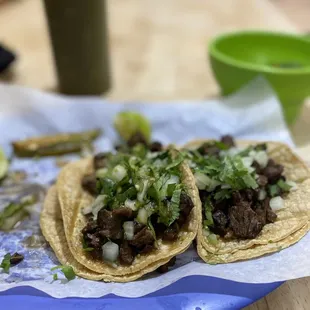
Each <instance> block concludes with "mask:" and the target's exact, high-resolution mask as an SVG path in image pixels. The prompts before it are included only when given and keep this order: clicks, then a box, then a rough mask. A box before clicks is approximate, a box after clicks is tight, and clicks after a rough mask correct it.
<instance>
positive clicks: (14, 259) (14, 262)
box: [10, 252, 24, 266]
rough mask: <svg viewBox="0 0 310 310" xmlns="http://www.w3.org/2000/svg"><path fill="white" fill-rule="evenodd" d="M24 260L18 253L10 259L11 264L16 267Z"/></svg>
mask: <svg viewBox="0 0 310 310" xmlns="http://www.w3.org/2000/svg"><path fill="white" fill-rule="evenodd" d="M23 259H24V256H23V255H21V254H18V253H17V252H16V253H14V254H13V255H12V256H11V258H10V264H11V265H12V266H15V265H17V264H19V263H20V262H21V261H23Z"/></svg>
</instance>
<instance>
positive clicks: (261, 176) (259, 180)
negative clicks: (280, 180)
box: [256, 174, 268, 187]
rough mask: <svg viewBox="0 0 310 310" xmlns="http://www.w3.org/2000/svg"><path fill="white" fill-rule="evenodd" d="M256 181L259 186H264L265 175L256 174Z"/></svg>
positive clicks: (265, 182)
mask: <svg viewBox="0 0 310 310" xmlns="http://www.w3.org/2000/svg"><path fill="white" fill-rule="evenodd" d="M256 181H257V184H258V186H260V187H265V186H266V185H267V184H268V179H267V177H266V176H264V175H262V174H259V175H258V178H257V180H256Z"/></svg>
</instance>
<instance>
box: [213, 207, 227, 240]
mask: <svg viewBox="0 0 310 310" xmlns="http://www.w3.org/2000/svg"><path fill="white" fill-rule="evenodd" d="M212 217H213V222H214V226H215V227H216V228H218V229H220V230H221V231H222V232H223V233H222V234H225V233H226V225H227V223H228V219H227V216H226V215H225V213H224V212H223V211H221V210H216V211H215V212H214V213H213V214H212ZM222 234H221V235H222Z"/></svg>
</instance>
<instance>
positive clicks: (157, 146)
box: [150, 141, 163, 152]
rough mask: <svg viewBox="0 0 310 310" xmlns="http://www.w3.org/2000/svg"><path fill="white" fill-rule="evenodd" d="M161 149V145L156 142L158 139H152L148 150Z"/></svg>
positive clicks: (158, 150) (155, 150) (157, 150)
mask: <svg viewBox="0 0 310 310" xmlns="http://www.w3.org/2000/svg"><path fill="white" fill-rule="evenodd" d="M162 149H163V145H162V144H161V143H160V142H158V141H154V142H152V143H151V144H150V151H151V152H160V151H162Z"/></svg>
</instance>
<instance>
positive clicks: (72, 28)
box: [44, 0, 111, 95]
mask: <svg viewBox="0 0 310 310" xmlns="http://www.w3.org/2000/svg"><path fill="white" fill-rule="evenodd" d="M44 4H45V12H46V17H47V21H48V28H49V32H50V38H51V43H52V48H53V54H54V60H55V66H56V72H57V78H58V90H59V91H60V92H61V93H64V94H70V95H100V94H103V93H105V92H106V91H107V90H108V89H109V88H110V86H111V77H110V63H109V51H108V31H107V12H106V1H105V0H44Z"/></svg>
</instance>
